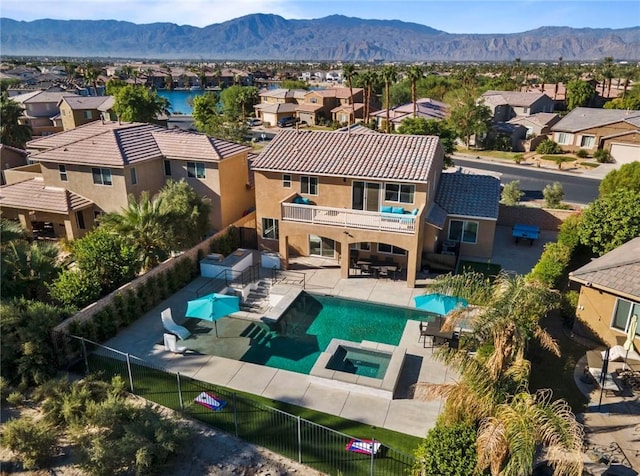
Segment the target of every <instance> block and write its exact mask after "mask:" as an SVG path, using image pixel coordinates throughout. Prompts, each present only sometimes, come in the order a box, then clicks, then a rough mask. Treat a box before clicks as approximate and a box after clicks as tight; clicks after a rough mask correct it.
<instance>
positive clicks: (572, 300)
mask: <svg viewBox="0 0 640 476" xmlns="http://www.w3.org/2000/svg"><path fill="white" fill-rule="evenodd" d="M579 297H580V293H579V292H578V291H567V292H566V293H563V294H562V295H561V296H560V315H561V316H562V323H563V324H564V325H565V326H566V327H569V328H571V327H573V323H574V321H575V320H576V309H577V308H578V298H579Z"/></svg>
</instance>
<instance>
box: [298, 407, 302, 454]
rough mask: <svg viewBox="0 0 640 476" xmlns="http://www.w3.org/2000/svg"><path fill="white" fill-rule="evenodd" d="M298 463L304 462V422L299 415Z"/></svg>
mask: <svg viewBox="0 0 640 476" xmlns="http://www.w3.org/2000/svg"><path fill="white" fill-rule="evenodd" d="M297 418H298V463H300V464H302V422H301V421H300V415H298V417H297Z"/></svg>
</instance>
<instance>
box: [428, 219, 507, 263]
mask: <svg viewBox="0 0 640 476" xmlns="http://www.w3.org/2000/svg"><path fill="white" fill-rule="evenodd" d="M451 220H465V221H474V222H477V223H478V234H477V242H476V243H460V255H461V256H474V257H478V258H491V256H493V239H494V237H495V233H496V221H495V220H482V219H479V218H473V217H456V216H451V217H447V220H446V222H445V224H444V228H443V229H442V230H441V231H440V232H439V233H438V236H439V241H441V242H442V241H444V240H447V239H449V238H448V237H449V223H450V222H451Z"/></svg>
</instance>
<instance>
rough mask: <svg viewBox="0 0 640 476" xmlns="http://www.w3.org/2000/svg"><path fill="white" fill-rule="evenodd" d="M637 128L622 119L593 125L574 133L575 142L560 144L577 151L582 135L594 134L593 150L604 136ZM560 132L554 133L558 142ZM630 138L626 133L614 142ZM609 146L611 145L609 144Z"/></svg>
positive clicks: (567, 149)
mask: <svg viewBox="0 0 640 476" xmlns="http://www.w3.org/2000/svg"><path fill="white" fill-rule="evenodd" d="M635 130H638V128H637V127H634V126H633V124H629V123H627V122H622V121H620V122H616V123H614V124H608V125H606V126H601V127H592V128H590V129H584V130H582V131H579V132H576V133H574V134H573V143H572V144H560V147H562V149H563V150H566V151H572V152H575V151H577V150H578V149H581V148H582V147H580V141H581V139H582V136H594V137H595V144H594V147H593V150H596V149H597V148H598V145H599V143H600V140H601V139H602V138H603V137H607V136H611V135H617V134H622V133H624V132H629V131H635ZM558 134H560V132H554V134H553V140H554V141H556V142H558ZM629 140H631V139H630V138H629V136H628V135H625V136H624V138H623V137H621V138H620V140H615V141H613V142H627V141H629ZM609 147H611V146H610V145H609Z"/></svg>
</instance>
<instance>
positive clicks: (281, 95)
mask: <svg viewBox="0 0 640 476" xmlns="http://www.w3.org/2000/svg"><path fill="white" fill-rule="evenodd" d="M305 94H307V91H306V90H304V89H283V88H278V89H271V90H264V91H261V92H260V103H259V104H256V105H255V106H253V108H254V110H255V112H256V117H257V118H258V119H261V120H262V122H263V123H264V124H265V125H271V126H275V125H276V124H277V123H278V120H279V119H282V118H283V117H288V116H294V117H295V116H296V106H298V105H299V104H302V103H303V102H304V96H305Z"/></svg>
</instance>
